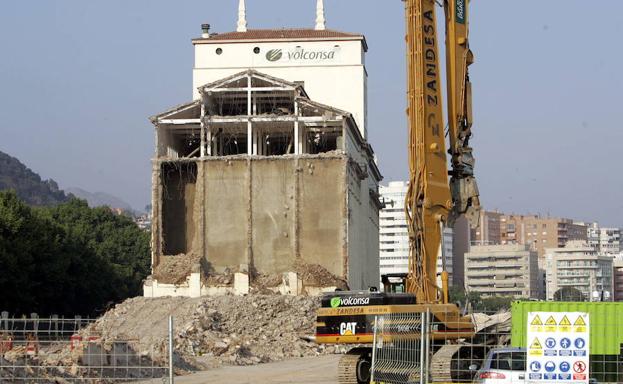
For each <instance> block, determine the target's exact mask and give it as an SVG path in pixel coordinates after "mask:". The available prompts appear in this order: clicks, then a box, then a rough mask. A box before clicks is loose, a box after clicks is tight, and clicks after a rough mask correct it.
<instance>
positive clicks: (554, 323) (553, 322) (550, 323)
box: [545, 316, 558, 325]
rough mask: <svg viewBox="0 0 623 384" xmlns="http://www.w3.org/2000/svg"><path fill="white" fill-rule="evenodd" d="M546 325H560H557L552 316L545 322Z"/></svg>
mask: <svg viewBox="0 0 623 384" xmlns="http://www.w3.org/2000/svg"><path fill="white" fill-rule="evenodd" d="M545 325H558V323H556V319H554V316H550V317H549V318H548V319H547V321H546V322H545Z"/></svg>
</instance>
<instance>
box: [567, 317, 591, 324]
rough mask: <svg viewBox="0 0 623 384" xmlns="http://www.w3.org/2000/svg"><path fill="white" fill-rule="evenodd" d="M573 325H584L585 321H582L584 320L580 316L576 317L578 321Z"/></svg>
mask: <svg viewBox="0 0 623 384" xmlns="http://www.w3.org/2000/svg"><path fill="white" fill-rule="evenodd" d="M565 317H566V316H565ZM573 325H586V321H584V318H583V317H582V316H578V319H577V320H576V321H575V323H573Z"/></svg>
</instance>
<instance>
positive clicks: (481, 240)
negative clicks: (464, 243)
mask: <svg viewBox="0 0 623 384" xmlns="http://www.w3.org/2000/svg"><path fill="white" fill-rule="evenodd" d="M502 216H503V213H500V212H497V211H485V210H484V209H483V210H481V211H480V220H479V225H478V227H477V228H475V229H473V230H472V231H471V242H472V244H475V245H496V244H502V228H501V219H502Z"/></svg>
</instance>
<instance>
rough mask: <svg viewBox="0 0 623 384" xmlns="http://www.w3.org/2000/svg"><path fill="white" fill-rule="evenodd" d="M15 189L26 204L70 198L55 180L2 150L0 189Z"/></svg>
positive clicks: (45, 202)
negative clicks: (45, 176)
mask: <svg viewBox="0 0 623 384" xmlns="http://www.w3.org/2000/svg"><path fill="white" fill-rule="evenodd" d="M3 190H14V191H15V192H16V193H17V196H19V198H20V199H22V200H23V201H24V202H26V204H28V205H34V206H50V205H57V204H60V203H64V202H66V201H68V200H69V198H68V196H66V195H65V192H63V191H61V190H60V189H59V188H58V184H56V182H55V181H54V180H41V177H40V176H39V175H37V174H36V173H34V172H33V171H31V170H30V169H29V168H28V167H26V166H25V165H24V164H22V163H21V162H20V161H19V160H18V159H16V158H14V157H12V156H9V155H7V154H6V153H4V152H2V151H0V191H3Z"/></svg>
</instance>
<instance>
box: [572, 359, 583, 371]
mask: <svg viewBox="0 0 623 384" xmlns="http://www.w3.org/2000/svg"><path fill="white" fill-rule="evenodd" d="M573 371H574V372H575V373H583V372H584V371H586V364H584V362H583V361H576V362H575V363H573Z"/></svg>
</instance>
